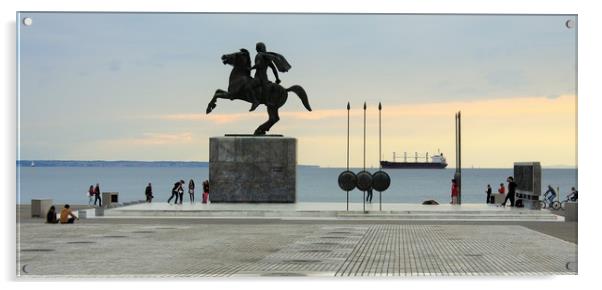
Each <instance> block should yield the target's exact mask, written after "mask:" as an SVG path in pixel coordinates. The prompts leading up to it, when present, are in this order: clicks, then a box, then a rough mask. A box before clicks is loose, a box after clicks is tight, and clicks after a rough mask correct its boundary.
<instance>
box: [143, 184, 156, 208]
mask: <svg viewBox="0 0 602 290" xmlns="http://www.w3.org/2000/svg"><path fill="white" fill-rule="evenodd" d="M144 195H145V196H146V202H148V203H151V202H152V201H153V197H154V196H153V186H152V185H151V183H150V182H149V183H148V185H147V186H146V189H145V190H144Z"/></svg>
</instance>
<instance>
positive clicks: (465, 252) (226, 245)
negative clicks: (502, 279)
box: [17, 219, 577, 277]
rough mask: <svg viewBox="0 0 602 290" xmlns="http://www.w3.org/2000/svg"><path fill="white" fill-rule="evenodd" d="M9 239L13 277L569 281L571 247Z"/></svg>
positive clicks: (520, 236) (126, 235)
mask: <svg viewBox="0 0 602 290" xmlns="http://www.w3.org/2000/svg"><path fill="white" fill-rule="evenodd" d="M542 224H550V223H542ZM551 224H563V223H551ZM18 239H19V242H18V247H17V269H18V270H17V271H18V274H19V275H20V276H21V277H258V276H261V277H262V276H268V277H269V276H329V277H335V276H339V277H355V276H365V277H375V276H439V275H444V276H452V275H479V276H483V275H496V276H497V275H557V274H576V273H577V245H576V244H575V243H571V242H568V241H565V240H561V239H559V238H556V237H553V236H550V235H546V234H543V233H542V232H539V231H535V230H532V229H529V228H527V227H523V226H519V225H491V224H483V225H479V224H391V223H389V224H379V223H367V224H363V223H352V222H345V223H335V222H330V223H329V222H327V221H323V222H320V223H311V222H304V223H287V222H278V223H270V222H263V223H262V222H252V221H251V222H231V223H212V222H205V221H203V220H195V219H181V220H174V219H172V220H170V221H167V222H165V221H157V220H143V221H128V220H108V219H104V220H102V219H98V221H94V220H90V221H84V222H82V223H78V224H75V225H46V224H43V223H41V221H40V220H35V219H34V220H28V221H22V222H21V223H20V224H19V235H18Z"/></svg>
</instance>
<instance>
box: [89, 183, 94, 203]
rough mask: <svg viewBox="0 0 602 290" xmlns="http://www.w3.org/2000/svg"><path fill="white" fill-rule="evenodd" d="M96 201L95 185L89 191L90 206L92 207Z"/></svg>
mask: <svg viewBox="0 0 602 290" xmlns="http://www.w3.org/2000/svg"><path fill="white" fill-rule="evenodd" d="M93 201H94V185H90V188H89V189H88V206H92V202H93Z"/></svg>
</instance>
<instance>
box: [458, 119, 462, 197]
mask: <svg viewBox="0 0 602 290" xmlns="http://www.w3.org/2000/svg"><path fill="white" fill-rule="evenodd" d="M458 155H459V156H460V158H459V159H458V172H459V173H460V182H459V184H458V204H462V111H458Z"/></svg>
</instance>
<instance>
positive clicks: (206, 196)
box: [203, 180, 209, 203]
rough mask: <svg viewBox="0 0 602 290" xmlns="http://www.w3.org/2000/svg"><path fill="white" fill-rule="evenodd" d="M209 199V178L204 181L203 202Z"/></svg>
mask: <svg viewBox="0 0 602 290" xmlns="http://www.w3.org/2000/svg"><path fill="white" fill-rule="evenodd" d="M208 200H209V180H205V181H203V203H207V201H208Z"/></svg>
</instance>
